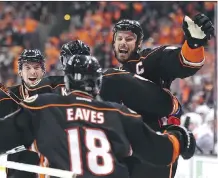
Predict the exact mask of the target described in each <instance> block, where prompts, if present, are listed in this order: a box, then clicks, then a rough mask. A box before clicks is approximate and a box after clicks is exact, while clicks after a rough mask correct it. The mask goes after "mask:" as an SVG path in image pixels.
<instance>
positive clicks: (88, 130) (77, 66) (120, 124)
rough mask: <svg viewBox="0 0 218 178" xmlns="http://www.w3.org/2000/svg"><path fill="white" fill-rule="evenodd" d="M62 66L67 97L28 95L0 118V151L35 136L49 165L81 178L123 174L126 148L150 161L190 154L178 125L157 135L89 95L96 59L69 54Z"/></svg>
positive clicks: (94, 86)
mask: <svg viewBox="0 0 218 178" xmlns="http://www.w3.org/2000/svg"><path fill="white" fill-rule="evenodd" d="M64 71H65V78H64V79H65V86H66V89H67V92H68V95H67V96H61V95H56V94H41V95H35V96H32V97H30V98H27V99H26V100H24V101H23V103H22V104H21V110H20V112H18V113H16V114H15V115H13V116H11V117H10V118H7V119H4V120H1V121H0V142H1V143H4V144H1V145H0V151H6V150H8V149H11V148H13V147H16V146H18V145H22V144H23V145H28V144H29V143H32V142H33V140H36V144H37V145H38V149H39V151H40V152H41V153H42V154H44V155H45V156H46V157H47V158H48V160H49V163H50V166H51V167H54V168H59V169H64V170H71V171H73V172H75V173H76V174H78V177H83V178H86V177H87V178H94V177H100V176H101V177H108V178H109V177H113V178H126V177H129V175H128V169H127V167H126V166H125V164H124V163H123V159H124V158H125V157H128V156H130V155H131V152H132V151H133V152H134V153H135V155H137V156H138V159H139V160H140V161H142V162H144V161H148V162H150V163H151V164H155V165H168V164H171V163H172V162H174V161H175V159H176V158H177V157H178V156H179V155H182V156H183V158H185V159H189V158H191V157H192V156H193V154H194V150H195V140H194V137H193V134H192V133H190V132H188V131H187V130H185V129H184V128H182V127H179V126H171V127H169V128H168V129H167V131H166V133H164V134H161V135H159V134H156V133H155V132H153V131H152V130H151V129H149V127H148V126H147V125H145V124H144V123H143V121H142V119H141V117H140V115H137V114H136V113H133V112H131V111H129V110H128V109H127V108H126V107H125V106H123V105H119V104H116V103H111V102H102V101H97V100H95V99H94V98H93V96H95V95H96V94H97V93H98V92H99V89H100V86H101V78H102V77H101V68H100V65H99V63H98V61H97V59H96V58H94V57H91V56H84V55H75V56H73V57H72V58H70V60H69V61H68V62H67V63H66V66H65V69H64ZM8 128H10V129H8ZM153 140H155V142H154V141H153ZM159 147H161V148H162V149H161V150H160V149H159Z"/></svg>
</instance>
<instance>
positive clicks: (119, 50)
mask: <svg viewBox="0 0 218 178" xmlns="http://www.w3.org/2000/svg"><path fill="white" fill-rule="evenodd" d="M136 41H137V36H136V34H134V33H132V32H131V31H118V32H117V33H116V34H115V37H114V50H115V53H116V57H117V59H118V61H120V62H125V61H127V60H129V58H130V56H131V55H132V53H133V52H135V49H136Z"/></svg>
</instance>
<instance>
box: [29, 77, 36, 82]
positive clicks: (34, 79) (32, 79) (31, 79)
mask: <svg viewBox="0 0 218 178" xmlns="http://www.w3.org/2000/svg"><path fill="white" fill-rule="evenodd" d="M36 79H37V78H36V77H31V78H29V80H30V81H32V82H35V81H36Z"/></svg>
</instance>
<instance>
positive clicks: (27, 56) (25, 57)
mask: <svg viewBox="0 0 218 178" xmlns="http://www.w3.org/2000/svg"><path fill="white" fill-rule="evenodd" d="M24 62H37V63H40V64H41V67H42V69H43V70H44V71H45V58H44V56H43V55H42V53H41V52H40V50H38V49H24V50H23V52H22V53H21V55H20V56H19V58H18V69H19V70H22V65H23V63H24Z"/></svg>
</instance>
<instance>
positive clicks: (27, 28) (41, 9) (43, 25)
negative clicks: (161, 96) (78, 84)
mask: <svg viewBox="0 0 218 178" xmlns="http://www.w3.org/2000/svg"><path fill="white" fill-rule="evenodd" d="M215 4H216V2H208V1H206V2H182V1H180V2H150V1H148V2H137V1H136V2H134V1H133V2H122V1H115V2H112V1H102V2H97V1H96V2H85V1H83V2H75V1H72V2H70V1H65V2H44V1H43V2H40V1H37V2H33V1H30V2H0V81H1V82H3V83H5V84H6V85H7V86H12V85H14V84H16V83H19V82H20V78H19V77H18V76H17V59H18V55H19V54H20V53H21V51H22V50H23V49H24V48H38V49H40V50H42V51H43V52H44V55H45V57H46V70H47V75H61V74H62V71H61V70H60V63H59V52H60V51H59V50H60V47H61V46H62V44H64V43H66V42H68V41H70V40H75V39H80V40H82V41H84V42H85V43H87V44H88V45H89V46H90V47H91V51H92V53H93V55H95V56H96V57H97V58H98V60H99V61H100V64H101V65H102V67H103V68H109V67H114V66H116V65H117V64H118V63H117V60H116V59H115V58H114V55H113V51H112V46H111V42H112V29H113V24H114V23H115V22H117V21H118V20H119V19H123V18H130V19H134V20H138V21H140V23H141V24H142V27H143V30H144V34H145V36H144V42H143V46H144V47H149V48H151V47H155V46H159V45H166V44H170V45H176V46H180V45H181V44H182V43H183V41H184V35H183V31H182V28H181V26H182V21H183V17H184V15H188V16H190V17H193V16H194V15H196V14H197V13H198V12H202V13H204V14H205V15H207V16H208V17H209V18H210V19H211V20H212V21H214V20H215V19H214V17H215V11H214V9H215ZM215 43H216V41H215V39H212V40H210V42H209V43H208V45H207V47H206V50H205V55H206V62H205V65H204V67H203V68H202V69H201V70H200V71H199V72H198V73H197V74H196V75H195V76H193V77H189V78H187V79H185V80H176V81H175V82H174V84H173V87H172V90H173V91H176V92H175V94H176V95H177V96H178V98H179V99H180V101H181V103H182V105H183V106H184V113H185V114H184V116H183V124H186V125H187V124H188V125H189V126H188V127H190V129H191V130H194V132H195V133H196V138H197V139H198V142H199V143H198V144H199V146H200V145H201V146H200V147H202V149H203V150H198V152H200V153H202V152H204V153H207V154H210V153H214V150H213V145H214V140H215V141H216V139H215V138H214V134H213V133H214V128H216V127H217V126H216V124H215V122H214V109H213V106H214V104H215V103H214V98H215V92H214V81H215V80H214V79H215V59H216V58H215V53H216V49H215ZM193 114H197V115H195V116H193ZM196 118H200V119H196ZM202 130H204V131H202ZM204 139H205V140H206V141H205V140H204ZM209 142H210V143H209ZM202 143H203V144H205V145H202ZM205 147H206V148H205Z"/></svg>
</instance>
